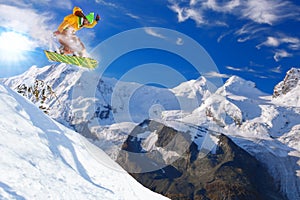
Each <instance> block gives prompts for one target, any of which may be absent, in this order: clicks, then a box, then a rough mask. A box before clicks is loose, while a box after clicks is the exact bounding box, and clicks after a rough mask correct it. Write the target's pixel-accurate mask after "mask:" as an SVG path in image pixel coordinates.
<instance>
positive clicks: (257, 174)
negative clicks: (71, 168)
mask: <svg viewBox="0 0 300 200" xmlns="http://www.w3.org/2000/svg"><path fill="white" fill-rule="evenodd" d="M139 131H140V132H139ZM145 131H148V136H146V137H144V138H143V139H141V135H140V134H143V135H144V136H145ZM151 132H152V133H154V132H155V134H156V140H155V146H156V149H154V150H153V148H152V150H150V151H151V152H150V151H149V149H148V151H147V150H146V149H145V147H147V145H149V144H147V143H145V141H149V138H148V137H149V136H151ZM176 137H177V138H176ZM216 137H217V138H218V142H217V148H216V151H215V152H213V153H212V152H211V153H208V154H207V155H206V156H204V155H203V152H200V151H199V146H198V145H197V144H196V143H194V142H193V141H192V138H191V137H189V136H188V135H187V134H183V133H180V132H178V131H176V130H174V129H172V128H170V127H166V126H164V125H163V124H160V123H158V122H154V121H149V120H148V121H145V122H144V123H142V124H140V125H139V126H137V127H136V128H135V129H134V130H133V133H132V134H131V135H130V136H129V137H128V139H127V140H126V141H125V143H124V145H123V147H122V148H123V150H124V151H122V153H121V154H119V157H118V159H117V161H118V163H119V164H121V166H123V167H124V168H125V169H127V170H128V169H129V168H130V169H139V170H141V171H135V172H133V173H131V175H132V176H133V177H134V178H136V179H137V180H138V181H139V182H140V183H142V184H143V185H144V186H146V187H148V188H150V189H151V190H153V191H155V192H158V193H161V194H163V195H165V196H167V197H170V198H171V199H284V198H283V197H282V196H281V195H280V194H279V192H278V191H277V189H276V186H275V184H274V181H273V179H272V178H271V176H270V175H269V174H268V172H267V170H266V169H265V168H264V166H262V165H261V163H260V162H258V161H257V160H256V159H255V158H254V157H253V156H251V155H250V154H249V153H247V152H246V151H244V150H243V149H241V148H240V147H238V146H237V145H236V144H235V143H233V142H232V141H231V139H229V138H228V137H227V136H225V135H219V136H216ZM172 138H173V140H172ZM174 138H175V139H174ZM170 143H171V144H170ZM152 144H153V141H152ZM187 145H188V146H187ZM170 146H172V147H174V146H176V148H175V149H176V150H175V151H176V152H177V153H178V156H177V157H176V159H174V160H172V162H170V160H164V159H163V158H164V155H163V153H162V152H163V151H162V150H160V151H158V150H157V149H158V148H162V149H165V152H168V147H170ZM173 149H174V148H173ZM183 149H185V152H184V153H183V151H182V150H183ZM130 152H134V153H139V154H144V155H143V157H147V156H148V157H149V158H153V157H156V158H159V159H158V160H153V159H152V160H151V159H146V160H147V161H148V162H147V163H146V162H144V161H142V162H140V160H137V159H136V157H133V156H131V154H130ZM147 153H148V155H147ZM169 153H170V152H169ZM179 153H182V154H179ZM149 155H152V156H149ZM154 155H155V156H154ZM141 163H142V164H141ZM162 163H163V164H164V166H163V165H162ZM149 164H150V165H153V166H154V165H156V166H157V165H160V166H162V167H161V168H160V169H156V170H153V171H142V170H143V169H145V168H144V167H145V166H144V165H149ZM153 169H154V168H153ZM136 172H138V173H136ZM140 172H141V173H140Z"/></svg>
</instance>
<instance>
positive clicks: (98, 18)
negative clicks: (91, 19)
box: [96, 14, 100, 22]
mask: <svg viewBox="0 0 300 200" xmlns="http://www.w3.org/2000/svg"><path fill="white" fill-rule="evenodd" d="M99 20H100V16H99V15H98V14H97V16H96V21H97V22H98V21H99Z"/></svg>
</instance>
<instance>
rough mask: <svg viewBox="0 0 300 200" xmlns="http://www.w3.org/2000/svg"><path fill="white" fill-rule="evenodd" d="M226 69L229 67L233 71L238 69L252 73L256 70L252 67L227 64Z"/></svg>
mask: <svg viewBox="0 0 300 200" xmlns="http://www.w3.org/2000/svg"><path fill="white" fill-rule="evenodd" d="M250 64H251V63H250ZM226 69H229V70H232V71H237V72H251V73H253V72H256V71H255V70H254V69H252V68H250V67H241V68H237V67H233V66H226Z"/></svg>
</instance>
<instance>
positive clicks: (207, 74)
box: [204, 71, 230, 78]
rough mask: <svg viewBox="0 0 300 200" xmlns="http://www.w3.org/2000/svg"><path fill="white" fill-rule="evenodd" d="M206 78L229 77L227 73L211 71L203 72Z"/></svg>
mask: <svg viewBox="0 0 300 200" xmlns="http://www.w3.org/2000/svg"><path fill="white" fill-rule="evenodd" d="M204 76H205V77H207V78H229V77H230V76H229V75H227V74H221V73H219V72H215V71H211V72H207V73H205V74H204Z"/></svg>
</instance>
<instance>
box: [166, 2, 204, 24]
mask: <svg viewBox="0 0 300 200" xmlns="http://www.w3.org/2000/svg"><path fill="white" fill-rule="evenodd" d="M169 8H170V9H171V10H173V11H174V12H175V13H177V19H178V22H184V21H186V20H187V19H192V20H194V21H195V22H196V24H197V25H198V26H199V25H201V24H206V23H207V22H206V21H205V20H204V18H203V15H202V13H201V9H196V8H189V7H180V6H179V5H178V4H176V3H175V4H173V5H171V6H169Z"/></svg>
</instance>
